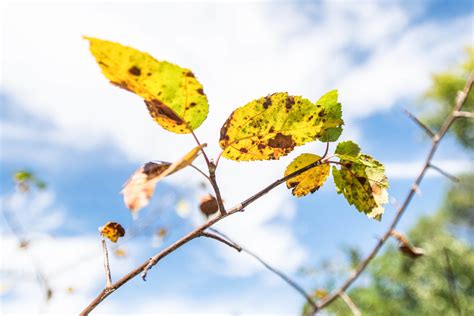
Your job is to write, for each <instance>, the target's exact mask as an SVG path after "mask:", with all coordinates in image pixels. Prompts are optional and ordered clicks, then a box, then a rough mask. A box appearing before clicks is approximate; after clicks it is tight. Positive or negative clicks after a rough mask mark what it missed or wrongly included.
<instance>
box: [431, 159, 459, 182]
mask: <svg viewBox="0 0 474 316" xmlns="http://www.w3.org/2000/svg"><path fill="white" fill-rule="evenodd" d="M429 167H430V168H431V169H433V170H436V171H438V172H439V173H441V174H442V175H443V176H445V177H446V178H448V179H449V180H451V181H454V182H459V181H460V180H459V178H458V177H456V176H453V175H452V174H450V173H448V172H446V171H444V170H443V169H441V168H440V167H437V166H435V165H433V164H432V163H430V164H429Z"/></svg>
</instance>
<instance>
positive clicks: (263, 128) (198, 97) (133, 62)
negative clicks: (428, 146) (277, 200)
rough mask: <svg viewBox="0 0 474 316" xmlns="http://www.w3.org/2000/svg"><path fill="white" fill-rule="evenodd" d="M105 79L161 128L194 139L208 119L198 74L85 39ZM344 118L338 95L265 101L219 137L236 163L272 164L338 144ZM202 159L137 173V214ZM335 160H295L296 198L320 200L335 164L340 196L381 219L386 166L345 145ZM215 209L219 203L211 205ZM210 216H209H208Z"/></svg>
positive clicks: (130, 191)
mask: <svg viewBox="0 0 474 316" xmlns="http://www.w3.org/2000/svg"><path fill="white" fill-rule="evenodd" d="M86 39H87V40H88V41H89V42H90V50H91V52H92V54H93V55H94V57H95V58H96V60H97V62H98V64H99V66H100V68H101V69H102V72H103V74H104V75H105V77H106V78H107V79H109V80H110V82H111V83H113V84H114V85H116V86H119V87H121V88H123V89H126V90H128V91H130V92H133V93H135V94H137V95H138V96H140V97H142V98H143V99H144V101H145V104H146V106H147V108H148V111H149V112H150V115H151V116H152V118H153V119H154V120H155V121H156V122H157V123H158V124H159V125H160V126H162V127H163V128H165V129H166V130H168V131H171V132H174V133H178V134H189V133H193V131H194V130H195V129H196V128H198V127H199V126H200V125H201V124H202V122H203V121H204V120H205V119H206V117H207V114H208V112H209V105H208V101H207V97H206V95H205V93H204V90H203V86H202V84H201V83H200V82H199V81H198V80H197V79H196V76H195V75H194V73H193V72H192V71H191V70H189V69H186V68H181V67H180V66H177V65H175V64H172V63H169V62H166V61H158V60H156V59H155V58H153V57H152V56H150V55H149V54H147V53H144V52H141V51H138V50H136V49H134V48H131V47H127V46H123V45H121V44H118V43H114V42H110V41H105V40H100V39H96V38H90V37H86ZM343 123H344V122H343V120H342V111H341V104H340V103H339V102H338V93H337V90H333V91H330V92H328V93H326V94H325V95H323V96H322V97H321V98H319V100H317V101H316V102H312V101H310V100H308V99H306V98H303V97H301V96H292V95H289V94H288V93H286V92H277V93H273V94H270V95H267V96H265V97H261V98H259V99H256V100H254V101H251V102H249V103H247V104H246V105H244V106H242V107H239V108H237V109H236V110H235V111H233V112H232V113H231V115H230V116H229V117H228V119H227V120H226V121H225V123H224V124H223V126H222V128H221V130H220V139H219V145H220V147H221V149H222V156H223V157H225V158H227V159H231V160H235V161H253V160H275V159H279V158H280V157H283V156H286V155H288V154H289V153H290V152H292V151H293V150H294V148H295V147H296V146H301V145H304V144H306V143H308V142H312V141H317V140H319V141H322V142H335V141H337V139H338V138H339V136H340V135H341V133H342V125H343ZM200 151H203V145H201V146H198V147H196V148H194V149H193V150H191V151H190V152H189V153H188V154H187V155H186V156H185V157H183V158H182V159H181V160H179V161H177V162H175V163H173V164H171V163H167V162H166V163H165V162H160V163H154V162H149V163H147V164H146V165H144V166H143V167H141V168H140V169H138V170H137V171H136V172H135V173H134V174H133V175H132V177H131V178H130V180H129V181H128V182H127V183H126V184H125V187H124V189H123V191H122V193H123V194H124V200H125V204H126V205H127V207H129V208H130V209H131V210H132V211H133V212H136V211H138V210H139V209H140V208H142V207H144V206H145V205H147V204H148V202H149V200H150V198H151V196H152V194H153V191H154V188H155V185H156V183H157V182H158V181H159V180H160V179H162V178H164V177H165V176H168V175H170V174H172V173H174V172H176V171H178V170H180V169H182V168H184V167H186V166H188V165H190V164H191V163H192V162H193V160H194V159H195V158H196V157H197V155H198V153H199V152H200ZM335 156H336V157H338V158H339V160H340V161H339V162H331V161H329V160H328V159H327V157H320V156H317V155H314V154H312V153H305V154H302V155H300V156H298V157H297V158H296V159H295V160H294V161H293V162H292V163H291V164H290V165H289V166H288V168H287V169H286V171H285V175H286V176H289V175H290V174H292V173H295V172H296V173H298V171H299V170H300V169H302V168H305V167H308V166H309V165H311V166H312V168H310V169H308V170H306V169H305V170H306V171H304V172H302V173H301V174H299V175H298V176H296V177H293V178H291V179H289V180H288V182H287V186H288V188H291V189H292V192H293V194H294V195H295V196H298V197H300V196H304V195H307V194H308V193H313V192H315V191H316V190H317V189H318V188H319V187H321V186H322V185H323V183H324V182H325V181H326V179H327V177H328V175H329V172H330V168H329V164H330V163H336V164H337V165H338V166H339V167H340V168H339V169H338V168H336V167H333V175H334V180H335V183H336V186H337V189H338V192H339V193H342V194H343V195H344V196H345V198H346V199H347V200H348V202H349V203H350V204H353V205H354V206H355V207H356V208H357V209H358V210H359V211H360V212H363V213H365V214H367V215H368V216H369V217H372V218H376V219H380V217H381V215H382V213H383V207H382V204H384V203H386V202H387V192H386V189H387V187H388V182H387V179H386V177H385V175H384V168H383V166H382V164H380V163H379V162H378V161H376V160H375V159H373V158H372V157H370V156H368V155H364V154H361V153H360V148H359V147H358V146H357V145H356V144H354V143H352V142H344V143H340V144H339V145H338V146H337V149H336V152H335ZM214 204H215V203H214ZM206 215H207V214H206Z"/></svg>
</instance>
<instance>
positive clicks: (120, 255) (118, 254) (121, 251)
mask: <svg viewBox="0 0 474 316" xmlns="http://www.w3.org/2000/svg"><path fill="white" fill-rule="evenodd" d="M114 255H115V256H116V257H117V258H125V257H126V256H127V252H126V251H125V250H124V249H122V248H117V249H115V250H114Z"/></svg>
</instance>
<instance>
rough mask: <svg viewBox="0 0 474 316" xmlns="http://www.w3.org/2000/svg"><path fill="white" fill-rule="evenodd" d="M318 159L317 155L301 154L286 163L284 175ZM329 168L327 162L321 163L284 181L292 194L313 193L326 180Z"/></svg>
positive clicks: (299, 195) (303, 194)
mask: <svg viewBox="0 0 474 316" xmlns="http://www.w3.org/2000/svg"><path fill="white" fill-rule="evenodd" d="M320 159H321V157H319V156H318V155H313V154H301V155H299V156H298V157H296V158H295V159H294V160H293V161H292V162H291V163H290V164H289V165H288V167H287V168H286V170H285V176H287V175H289V174H291V173H293V172H295V171H298V170H299V169H301V168H303V167H306V166H308V165H310V164H312V163H314V162H316V161H318V160H320ZM329 170H330V168H329V164H321V165H319V166H317V167H314V168H311V169H309V170H307V171H305V172H303V173H302V174H300V175H298V176H296V177H294V178H292V179H290V180H288V181H286V186H287V188H288V189H291V188H293V190H292V193H293V195H294V196H298V197H301V196H305V195H307V194H309V193H314V192H315V191H316V190H318V189H319V188H320V187H321V186H322V185H323V184H324V182H325V181H326V179H327V177H328V176H329Z"/></svg>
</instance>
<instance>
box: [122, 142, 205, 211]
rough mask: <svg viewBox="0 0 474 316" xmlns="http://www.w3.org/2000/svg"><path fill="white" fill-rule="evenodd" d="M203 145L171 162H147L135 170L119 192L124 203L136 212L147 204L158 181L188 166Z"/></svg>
mask: <svg viewBox="0 0 474 316" xmlns="http://www.w3.org/2000/svg"><path fill="white" fill-rule="evenodd" d="M205 146H206V144H202V145H199V146H196V147H195V148H193V149H192V150H191V151H190V152H188V153H187V154H186V155H185V156H184V157H182V158H181V159H180V160H178V161H176V162H175V163H173V164H171V163H169V162H160V163H155V162H148V163H147V164H145V165H144V166H143V167H141V168H140V169H138V170H137V171H135V172H134V173H133V175H132V176H131V177H130V179H129V180H128V181H127V182H126V183H125V185H124V187H123V190H122V192H121V193H122V194H123V199H124V202H125V205H126V206H127V207H128V208H129V209H130V210H131V211H132V212H138V211H139V210H140V209H142V208H143V207H145V206H146V205H148V203H149V201H150V198H151V197H152V195H153V192H154V191H155V187H156V184H157V183H158V181H159V180H161V179H163V178H164V177H166V176H169V175H170V174H173V173H175V172H177V171H179V170H181V169H183V168H185V167H187V166H189V165H190V164H191V163H192V162H193V161H194V159H196V157H197V156H198V155H199V153H200V151H201V149H202V148H203V147H205Z"/></svg>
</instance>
